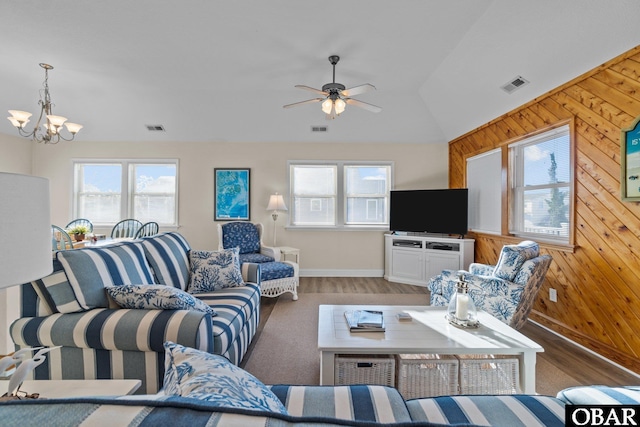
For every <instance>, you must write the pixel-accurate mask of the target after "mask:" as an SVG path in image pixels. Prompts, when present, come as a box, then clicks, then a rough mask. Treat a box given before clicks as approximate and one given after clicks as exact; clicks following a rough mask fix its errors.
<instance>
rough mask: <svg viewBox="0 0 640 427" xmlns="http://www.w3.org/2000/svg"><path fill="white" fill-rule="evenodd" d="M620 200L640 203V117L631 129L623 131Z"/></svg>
mask: <svg viewBox="0 0 640 427" xmlns="http://www.w3.org/2000/svg"><path fill="white" fill-rule="evenodd" d="M620 146H621V156H620V165H621V169H622V174H621V177H620V198H621V199H622V200H624V201H628V202H638V201H640V116H638V117H637V118H636V119H635V120H634V121H633V123H632V124H631V126H630V127H628V128H626V129H622V136H621V141H620Z"/></svg>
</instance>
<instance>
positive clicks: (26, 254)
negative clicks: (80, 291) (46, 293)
mask: <svg viewBox="0 0 640 427" xmlns="http://www.w3.org/2000/svg"><path fill="white" fill-rule="evenodd" d="M0 200H2V203H1V204H0V288H7V287H10V286H14V285H20V284H22V283H27V282H30V281H32V280H35V279H39V278H41V277H44V276H46V275H48V274H49V273H51V271H53V263H52V258H51V217H50V213H49V180H48V179H45V178H40V177H36V176H28V175H18V174H12V173H5V172H0Z"/></svg>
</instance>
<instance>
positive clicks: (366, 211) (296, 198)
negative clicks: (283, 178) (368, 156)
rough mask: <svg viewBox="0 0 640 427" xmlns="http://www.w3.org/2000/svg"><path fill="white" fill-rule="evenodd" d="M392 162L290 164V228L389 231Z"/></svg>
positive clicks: (310, 162)
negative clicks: (376, 229) (373, 229)
mask: <svg viewBox="0 0 640 427" xmlns="http://www.w3.org/2000/svg"><path fill="white" fill-rule="evenodd" d="M392 168H393V164H392V163H391V162H353V161H332V162H328V161H322V162H313V161H291V162H289V186H290V188H289V200H290V207H289V225H290V226H293V227H331V228H358V227H379V228H383V227H388V226H389V192H390V190H391V176H392V174H393V170H392Z"/></svg>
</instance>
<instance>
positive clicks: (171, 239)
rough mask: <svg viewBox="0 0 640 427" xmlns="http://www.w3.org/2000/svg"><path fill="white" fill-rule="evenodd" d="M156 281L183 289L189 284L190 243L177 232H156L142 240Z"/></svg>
mask: <svg viewBox="0 0 640 427" xmlns="http://www.w3.org/2000/svg"><path fill="white" fill-rule="evenodd" d="M141 243H142V247H143V248H144V252H145V254H146V255H147V260H148V261H149V265H151V268H152V270H153V273H154V275H155V277H156V283H160V284H161V285H167V286H173V287H174V288H180V289H182V290H183V291H185V290H187V285H188V284H189V251H190V250H191V247H189V243H187V241H186V240H185V238H184V237H182V235H181V234H179V233H176V232H168V233H161V234H156V235H155V236H150V237H143V238H142V240H141Z"/></svg>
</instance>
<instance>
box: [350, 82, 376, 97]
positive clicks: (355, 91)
mask: <svg viewBox="0 0 640 427" xmlns="http://www.w3.org/2000/svg"><path fill="white" fill-rule="evenodd" d="M370 90H376V87H375V86H374V85H372V84H369V83H365V84H363V85H359V86H354V87H351V88H349V89H345V90H343V91H342V95H343V96H354V95H360V94H361V93H365V92H369V91H370Z"/></svg>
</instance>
